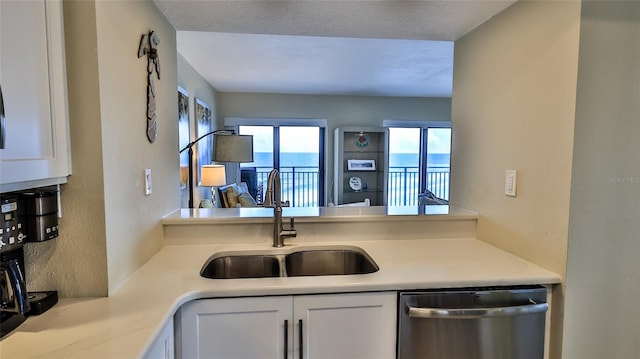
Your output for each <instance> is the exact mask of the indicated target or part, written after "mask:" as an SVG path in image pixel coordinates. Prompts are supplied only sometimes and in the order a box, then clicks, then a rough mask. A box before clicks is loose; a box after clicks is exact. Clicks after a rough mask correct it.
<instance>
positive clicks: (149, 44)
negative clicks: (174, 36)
mask: <svg viewBox="0 0 640 359" xmlns="http://www.w3.org/2000/svg"><path fill="white" fill-rule="evenodd" d="M159 44H160V38H159V37H158V35H156V33H155V32H153V31H150V32H149V33H148V34H144V35H142V38H141V39H140V47H139V48H138V58H141V57H142V56H144V55H147V138H148V139H149V142H151V143H153V141H155V140H156V137H158V123H157V121H156V89H155V86H154V85H153V69H154V68H155V70H156V74H157V76H158V80H160V58H159V57H158V45H159Z"/></svg>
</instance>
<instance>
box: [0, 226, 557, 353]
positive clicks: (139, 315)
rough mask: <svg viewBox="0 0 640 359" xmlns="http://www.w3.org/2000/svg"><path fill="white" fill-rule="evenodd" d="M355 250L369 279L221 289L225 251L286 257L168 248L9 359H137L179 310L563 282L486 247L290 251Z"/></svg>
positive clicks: (46, 319) (27, 330) (64, 311)
mask: <svg viewBox="0 0 640 359" xmlns="http://www.w3.org/2000/svg"><path fill="white" fill-rule="evenodd" d="M336 244H338V245H355V246H358V247H360V248H363V249H364V250H365V251H366V252H367V253H369V255H370V256H371V257H372V258H373V259H374V260H375V262H376V263H377V264H378V266H379V267H380V270H379V271H378V272H375V273H371V274H364V275H351V276H321V277H297V278H259V279H233V280H228V279H227V280H224V279H219V280H214V279H205V278H202V277H200V275H199V272H200V269H201V267H202V265H203V263H204V262H205V261H206V260H207V259H208V258H209V256H211V255H212V254H214V253H216V252H219V251H236V250H251V251H255V250H276V251H277V250H278V249H275V248H272V247H270V246H269V245H268V244H266V243H264V244H255V243H254V244H218V245H168V246H165V247H163V248H162V249H161V250H160V252H158V253H157V254H156V255H155V256H154V257H153V258H152V259H151V260H150V261H149V262H147V263H146V264H145V265H144V266H142V267H141V268H140V269H139V270H138V271H136V272H135V273H134V274H133V275H132V276H131V277H130V278H129V279H128V280H127V281H126V282H125V283H124V284H123V285H122V286H121V287H120V288H119V289H118V290H117V291H116V292H115V293H114V294H113V295H112V296H110V297H108V298H79V299H62V300H61V301H60V302H59V303H58V304H56V305H55V306H54V307H53V308H52V309H50V310H49V311H48V312H46V313H44V314H42V315H40V316H34V317H30V318H29V319H28V320H27V321H26V322H25V323H24V324H22V325H21V326H20V327H19V328H18V329H17V330H16V331H15V332H13V333H12V334H10V335H9V336H7V337H6V338H4V339H3V340H2V341H1V342H0V357H2V358H12V359H18V358H36V357H46V358H92V359H96V358H134V357H138V356H140V355H142V354H143V353H144V351H145V350H146V349H147V348H148V346H149V345H151V343H152V341H153V339H154V338H155V336H156V335H157V334H158V333H159V331H160V330H161V329H162V327H163V326H164V324H165V323H166V322H167V321H168V320H171V318H172V316H173V314H174V313H175V311H176V310H177V309H178V308H179V307H180V305H181V304H183V303H185V302H187V301H189V300H193V299H197V298H207V297H229V296H247V295H283V294H301V293H322V292H332V293H336V292H359V291H384V290H403V289H423V288H453V287H470V286H497V285H518V284H555V283H559V282H560V280H561V278H560V276H558V275H557V274H555V273H552V272H550V271H547V270H545V269H542V268H540V267H538V266H536V265H534V264H531V263H529V262H527V261H525V260H523V259H521V258H519V257H516V256H513V255H511V254H509V253H506V252H504V251H502V250H500V249H497V248H495V247H493V246H491V245H489V244H487V243H484V242H482V241H479V240H476V239H473V238H468V239H420V240H375V241H339V242H325V243H319V244H309V243H298V244H296V242H295V241H291V242H288V243H287V246H286V247H285V249H283V250H284V251H288V250H291V249H292V248H294V247H309V246H317V245H336Z"/></svg>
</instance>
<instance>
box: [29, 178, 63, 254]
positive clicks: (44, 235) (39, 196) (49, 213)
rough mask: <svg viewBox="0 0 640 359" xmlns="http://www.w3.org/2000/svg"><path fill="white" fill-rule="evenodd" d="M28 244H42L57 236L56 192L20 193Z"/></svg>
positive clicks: (50, 190)
mask: <svg viewBox="0 0 640 359" xmlns="http://www.w3.org/2000/svg"><path fill="white" fill-rule="evenodd" d="M20 195H21V197H22V199H23V201H24V205H25V211H24V215H25V225H26V228H27V233H26V235H27V241H28V242H43V241H47V240H50V239H53V238H56V237H57V236H58V191H57V190H55V189H49V190H47V189H45V190H40V191H33V192H22V193H21V194H20Z"/></svg>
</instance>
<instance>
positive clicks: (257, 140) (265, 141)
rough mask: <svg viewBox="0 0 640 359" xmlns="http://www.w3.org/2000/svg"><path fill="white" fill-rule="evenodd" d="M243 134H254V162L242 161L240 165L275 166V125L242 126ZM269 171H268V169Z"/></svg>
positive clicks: (270, 167)
mask: <svg viewBox="0 0 640 359" xmlns="http://www.w3.org/2000/svg"><path fill="white" fill-rule="evenodd" d="M238 132H239V133H240V134H241V135H253V162H249V163H241V164H240V167H256V168H258V172H260V170H259V169H260V168H262V169H264V168H267V169H269V170H270V169H272V168H273V127H271V126H240V130H239V131H238ZM267 172H268V171H267Z"/></svg>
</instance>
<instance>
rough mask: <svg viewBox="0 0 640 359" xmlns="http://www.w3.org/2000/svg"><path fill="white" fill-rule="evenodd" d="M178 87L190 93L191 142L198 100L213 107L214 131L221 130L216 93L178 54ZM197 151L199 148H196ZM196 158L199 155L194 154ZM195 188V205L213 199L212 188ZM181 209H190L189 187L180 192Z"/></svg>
mask: <svg viewBox="0 0 640 359" xmlns="http://www.w3.org/2000/svg"><path fill="white" fill-rule="evenodd" d="M178 85H180V87H182V88H183V89H185V90H186V91H187V92H188V93H189V126H190V129H189V138H190V141H193V140H195V139H196V138H197V137H196V121H195V116H196V115H195V109H196V106H195V99H196V98H198V99H200V100H202V101H204V102H205V103H207V104H209V106H211V112H212V121H213V128H212V131H213V130H216V129H218V128H220V126H218V122H219V121H218V120H217V109H218V106H217V104H216V96H217V95H216V91H215V89H214V88H213V87H211V85H209V83H208V82H207V81H205V79H204V78H203V77H202V75H200V74H199V73H198V72H197V71H196V70H195V69H194V68H193V66H191V64H189V62H187V60H185V58H184V57H183V56H182V55H180V54H179V53H178ZM194 150H197V146H196V147H194ZM194 156H197V154H195V153H194ZM196 171H197V169H196V168H195V167H194V170H193V172H194V173H193V174H192V176H193V177H192V178H195V176H196V175H195V173H196ZM193 184H194V188H193V203H194V205H196V206H197V205H198V203H200V201H201V199H204V198H210V197H211V188H209V187H206V188H205V187H198V186H197V182H196V181H194V183H193ZM180 207H181V208H187V207H189V187H188V186H187V188H185V189H184V190H181V191H180Z"/></svg>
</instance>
